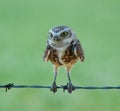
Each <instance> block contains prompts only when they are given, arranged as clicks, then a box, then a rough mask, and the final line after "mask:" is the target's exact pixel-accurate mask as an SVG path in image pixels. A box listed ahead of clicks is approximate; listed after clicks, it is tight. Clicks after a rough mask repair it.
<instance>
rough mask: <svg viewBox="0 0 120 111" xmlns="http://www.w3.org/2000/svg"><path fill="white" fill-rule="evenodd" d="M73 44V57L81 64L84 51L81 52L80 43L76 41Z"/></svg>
mask: <svg viewBox="0 0 120 111" xmlns="http://www.w3.org/2000/svg"><path fill="white" fill-rule="evenodd" d="M73 44H74V53H75V55H76V56H77V57H78V58H79V59H80V60H81V62H83V61H84V59H85V57H84V51H83V48H82V46H81V44H80V41H79V40H77V41H75V42H74V43H73Z"/></svg>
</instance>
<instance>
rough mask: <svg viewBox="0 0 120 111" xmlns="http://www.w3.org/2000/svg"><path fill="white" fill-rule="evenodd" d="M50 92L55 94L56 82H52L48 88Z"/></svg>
mask: <svg viewBox="0 0 120 111" xmlns="http://www.w3.org/2000/svg"><path fill="white" fill-rule="evenodd" d="M50 91H52V92H53V93H56V92H57V85H56V82H53V84H52V86H51V88H50Z"/></svg>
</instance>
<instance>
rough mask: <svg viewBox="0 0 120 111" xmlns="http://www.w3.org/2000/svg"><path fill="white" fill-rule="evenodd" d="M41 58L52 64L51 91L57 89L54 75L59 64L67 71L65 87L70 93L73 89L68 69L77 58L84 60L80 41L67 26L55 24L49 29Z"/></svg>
mask: <svg viewBox="0 0 120 111" xmlns="http://www.w3.org/2000/svg"><path fill="white" fill-rule="evenodd" d="M43 59H44V61H50V62H51V63H52V64H53V65H54V81H53V84H52V87H51V91H53V92H56V91H57V85H56V76H57V69H58V67H59V66H64V67H65V69H66V71H67V77H68V83H67V86H66V87H67V88H68V92H69V93H71V92H72V91H73V90H75V87H74V86H73V85H72V82H71V79H70V70H71V68H72V66H73V65H74V64H75V63H76V62H77V61H78V60H80V61H81V62H83V61H84V51H83V48H82V46H81V44H80V41H79V40H78V39H77V38H76V35H75V34H74V32H73V31H72V30H71V29H70V28H69V27H67V26H57V27H54V28H52V29H51V30H50V31H49V37H48V40H47V46H46V49H45V52H44V56H43Z"/></svg>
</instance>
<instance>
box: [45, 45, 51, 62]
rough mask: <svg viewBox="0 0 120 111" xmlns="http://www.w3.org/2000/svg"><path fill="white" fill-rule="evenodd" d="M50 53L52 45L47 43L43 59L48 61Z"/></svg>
mask: <svg viewBox="0 0 120 111" xmlns="http://www.w3.org/2000/svg"><path fill="white" fill-rule="evenodd" d="M49 54H50V46H49V45H47V46H46V49H45V51H44V56H43V61H45V62H47V61H48V57H49Z"/></svg>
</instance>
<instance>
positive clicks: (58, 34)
mask: <svg viewBox="0 0 120 111" xmlns="http://www.w3.org/2000/svg"><path fill="white" fill-rule="evenodd" d="M74 39H76V35H75V34H74V32H73V31H72V30H71V29H70V28H69V27H67V26H57V27H54V28H52V29H50V30H49V37H48V41H47V42H48V44H49V45H50V46H52V47H54V48H61V47H67V46H69V45H70V43H71V42H72V40H74Z"/></svg>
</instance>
